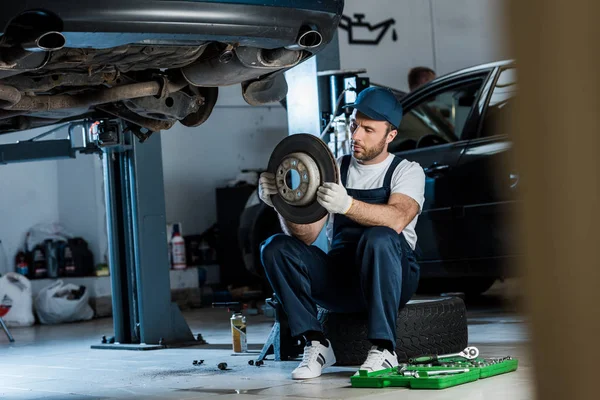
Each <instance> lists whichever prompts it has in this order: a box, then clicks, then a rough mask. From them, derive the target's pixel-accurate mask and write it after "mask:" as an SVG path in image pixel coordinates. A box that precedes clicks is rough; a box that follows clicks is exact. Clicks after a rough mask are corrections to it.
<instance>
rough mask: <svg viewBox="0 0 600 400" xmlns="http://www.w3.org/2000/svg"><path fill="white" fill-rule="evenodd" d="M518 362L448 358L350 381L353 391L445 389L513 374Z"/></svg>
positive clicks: (357, 376) (409, 365)
mask: <svg viewBox="0 0 600 400" xmlns="http://www.w3.org/2000/svg"><path fill="white" fill-rule="evenodd" d="M518 363H519V362H518V360H516V359H513V358H512V357H504V358H487V359H486V358H475V359H471V360H466V359H464V358H459V357H457V358H447V359H444V360H443V362H441V360H438V361H437V362H436V363H435V364H401V365H400V366H399V367H398V368H389V369H385V370H382V371H377V372H372V373H368V372H367V371H359V372H358V375H354V376H352V377H351V378H350V381H351V383H352V387H355V388H384V387H409V388H411V389H445V388H448V387H451V386H457V385H462V384H464V383H468V382H473V381H476V380H478V379H484V378H489V377H491V376H495V375H500V374H504V373H507V372H511V371H516V369H517V367H518Z"/></svg>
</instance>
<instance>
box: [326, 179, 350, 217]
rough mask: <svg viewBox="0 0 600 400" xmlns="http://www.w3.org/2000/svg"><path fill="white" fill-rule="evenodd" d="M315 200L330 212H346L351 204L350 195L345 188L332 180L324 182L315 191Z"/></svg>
mask: <svg viewBox="0 0 600 400" xmlns="http://www.w3.org/2000/svg"><path fill="white" fill-rule="evenodd" d="M317 201H318V202H319V204H320V205H322V206H323V208H325V209H326V210H327V211H329V213H331V214H346V213H347V212H348V210H350V207H351V206H352V197H350V196H348V192H346V188H345V187H343V186H342V185H339V184H337V183H333V182H326V183H324V184H323V186H321V187H319V190H318V191H317Z"/></svg>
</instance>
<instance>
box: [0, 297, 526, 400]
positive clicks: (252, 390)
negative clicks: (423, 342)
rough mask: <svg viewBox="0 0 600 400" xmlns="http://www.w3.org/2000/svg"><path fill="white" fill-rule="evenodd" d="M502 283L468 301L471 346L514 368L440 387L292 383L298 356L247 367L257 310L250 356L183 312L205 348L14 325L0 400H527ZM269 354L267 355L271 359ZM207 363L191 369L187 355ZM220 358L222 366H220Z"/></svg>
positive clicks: (522, 345)
mask: <svg viewBox="0 0 600 400" xmlns="http://www.w3.org/2000/svg"><path fill="white" fill-rule="evenodd" d="M504 290H505V288H504V287H499V288H492V290H490V292H488V294H487V295H486V296H484V297H483V298H481V299H479V300H477V301H475V302H468V308H469V314H468V318H469V344H470V345H475V346H477V347H478V348H479V349H480V351H481V354H482V356H484V357H494V356H506V355H511V356H513V357H516V358H518V359H519V362H520V364H519V369H518V371H516V372H513V373H510V374H505V375H501V376H496V377H493V378H489V379H485V380H480V381H477V382H473V383H469V384H466V385H462V386H457V387H454V388H449V389H444V390H437V391H436V390H428V391H418V390H409V389H404V388H392V389H354V388H352V387H350V380H349V378H350V376H351V375H352V374H353V373H354V372H355V369H354V368H346V367H344V368H342V367H333V368H330V369H327V370H325V372H326V373H325V374H324V375H323V376H322V377H320V378H317V379H314V380H309V381H305V382H295V381H292V380H291V379H290V373H291V371H292V370H293V369H294V368H295V366H296V364H297V362H274V361H266V363H265V365H264V366H262V367H255V366H249V365H248V360H250V359H254V358H255V357H256V353H258V350H259V349H260V348H261V347H262V343H263V342H264V340H265V339H266V337H267V335H268V333H269V330H270V328H271V325H272V321H271V320H270V319H268V318H265V317H264V316H254V317H249V318H248V341H249V343H250V350H253V351H256V353H255V354H252V355H249V356H232V355H231V344H230V336H229V335H230V333H229V332H230V331H229V321H228V315H227V313H226V312H225V311H224V310H218V309H200V310H193V311H190V312H186V313H184V314H185V317H186V319H187V321H188V323H189V325H190V327H191V328H192V331H193V332H194V333H202V335H203V337H204V338H205V339H206V340H207V341H208V343H209V344H208V345H206V346H201V347H195V348H184V349H166V350H156V351H117V350H92V349H90V345H92V344H97V343H99V341H100V338H101V336H102V335H107V336H110V335H111V333H112V320H111V319H98V320H94V321H90V322H86V323H77V324H68V325H61V326H35V327H31V328H20V329H16V328H14V329H12V332H13V335H14V336H15V338H16V340H17V342H16V343H14V344H9V343H8V341H7V340H6V337H4V336H2V335H0V360H1V361H0V398H1V399H57V400H58V399H61V400H63V399H82V400H83V399H85V400H93V399H94V400H95V399H146V398H148V399H219V400H226V399H252V400H257V399H282V398H284V399H288V400H292V399H352V398H361V399H397V398H399V396H401V397H402V398H403V399H407V400H409V399H431V400H434V399H435V400H438V399H440V400H441V399H456V398H460V399H461V400H467V399H485V400H495V399H506V398H512V399H514V400H518V399H532V398H533V391H532V387H531V381H532V372H531V361H530V357H529V355H528V348H527V341H528V335H527V330H526V329H527V327H526V322H525V320H524V318H522V317H520V316H519V315H518V313H516V312H515V311H514V307H513V306H512V304H513V303H511V302H509V303H508V304H507V303H506V301H504V293H505V291H504ZM270 358H271V359H272V356H270ZM200 359H202V360H204V364H203V365H202V366H193V365H192V361H193V360H200ZM220 362H226V363H227V364H228V366H229V370H226V371H220V370H219V369H218V368H217V364H218V363H220Z"/></svg>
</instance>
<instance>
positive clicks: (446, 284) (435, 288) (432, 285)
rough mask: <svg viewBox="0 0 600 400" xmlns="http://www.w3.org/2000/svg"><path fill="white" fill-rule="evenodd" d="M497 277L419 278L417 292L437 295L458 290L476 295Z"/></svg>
mask: <svg viewBox="0 0 600 400" xmlns="http://www.w3.org/2000/svg"><path fill="white" fill-rule="evenodd" d="M497 279H498V278H496V277H470V278H431V279H423V278H421V280H420V281H419V287H418V288H417V293H419V294H429V295H439V294H442V293H455V292H460V293H464V294H465V295H466V296H478V295H480V294H482V293H485V292H487V291H488V289H489V288H491V287H492V285H493V284H494V283H495V282H496V280H497Z"/></svg>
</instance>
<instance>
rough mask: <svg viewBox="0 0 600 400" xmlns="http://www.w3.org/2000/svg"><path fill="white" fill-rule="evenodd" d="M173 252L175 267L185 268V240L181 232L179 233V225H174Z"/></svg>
mask: <svg viewBox="0 0 600 400" xmlns="http://www.w3.org/2000/svg"><path fill="white" fill-rule="evenodd" d="M171 252H172V253H171V254H172V259H173V269H185V268H186V267H187V263H186V259H185V240H183V238H182V237H181V234H180V233H179V225H174V226H173V238H172V239H171Z"/></svg>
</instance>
